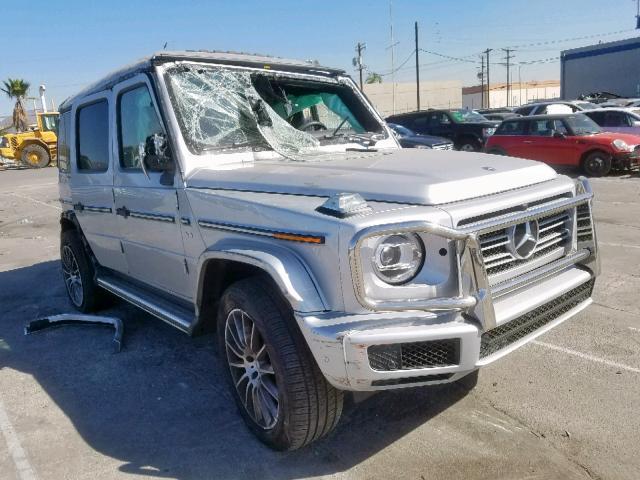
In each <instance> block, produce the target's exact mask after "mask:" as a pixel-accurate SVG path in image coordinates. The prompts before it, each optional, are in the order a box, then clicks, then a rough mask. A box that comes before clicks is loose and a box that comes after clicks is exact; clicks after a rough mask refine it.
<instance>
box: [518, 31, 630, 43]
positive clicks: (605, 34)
mask: <svg viewBox="0 0 640 480" xmlns="http://www.w3.org/2000/svg"><path fill="white" fill-rule="evenodd" d="M633 31H634V30H633V29H630V30H629V29H627V30H618V31H616V32H608V33H594V34H592V35H585V36H582V37H573V38H563V39H559V40H545V41H543V42H534V43H527V44H523V45H509V46H508V47H507V48H526V47H538V46H540V45H552V44H555V43H566V42H574V41H576V40H587V39H590V38H599V37H609V36H611V35H618V34H621V33H629V32H633Z"/></svg>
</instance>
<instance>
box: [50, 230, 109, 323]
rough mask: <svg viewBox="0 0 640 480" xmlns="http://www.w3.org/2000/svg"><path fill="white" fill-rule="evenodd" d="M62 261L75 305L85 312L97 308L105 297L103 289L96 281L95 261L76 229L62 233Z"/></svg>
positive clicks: (65, 282) (68, 289)
mask: <svg viewBox="0 0 640 480" xmlns="http://www.w3.org/2000/svg"><path fill="white" fill-rule="evenodd" d="M60 263H61V264H62V279H63V281H64V284H65V287H66V289H67V295H69V300H70V301H71V303H72V304H73V306H74V307H75V308H77V309H78V310H80V311H81V312H83V313H89V312H93V311H95V310H97V309H98V308H99V305H100V303H101V300H102V299H103V297H104V294H103V290H102V289H100V287H98V285H96V283H95V280H94V279H95V270H94V267H93V263H92V262H91V259H90V258H89V255H88V254H87V251H86V249H85V248H84V245H83V243H82V240H81V239H80V235H79V234H78V232H77V231H76V230H65V231H63V232H62V234H61V235H60Z"/></svg>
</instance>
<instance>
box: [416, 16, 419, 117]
mask: <svg viewBox="0 0 640 480" xmlns="http://www.w3.org/2000/svg"><path fill="white" fill-rule="evenodd" d="M415 26H416V110H420V63H419V60H418V52H420V49H419V48H418V22H416V23H415Z"/></svg>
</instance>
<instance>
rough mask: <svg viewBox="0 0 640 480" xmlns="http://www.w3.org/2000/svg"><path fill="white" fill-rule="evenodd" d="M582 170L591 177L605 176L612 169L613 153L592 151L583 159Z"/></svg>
mask: <svg viewBox="0 0 640 480" xmlns="http://www.w3.org/2000/svg"><path fill="white" fill-rule="evenodd" d="M582 170H584V173H586V174H587V175H589V176H590V177H603V176H604V175H606V174H607V173H609V172H610V171H611V155H609V154H607V153H605V152H601V151H597V152H591V153H590V154H589V155H587V156H586V157H585V159H584V160H583V161H582Z"/></svg>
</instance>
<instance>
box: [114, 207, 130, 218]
mask: <svg viewBox="0 0 640 480" xmlns="http://www.w3.org/2000/svg"><path fill="white" fill-rule="evenodd" d="M130 214H131V211H130V210H129V209H128V208H127V207H119V208H116V215H120V216H121V217H124V218H127V217H128V216H129V215H130Z"/></svg>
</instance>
